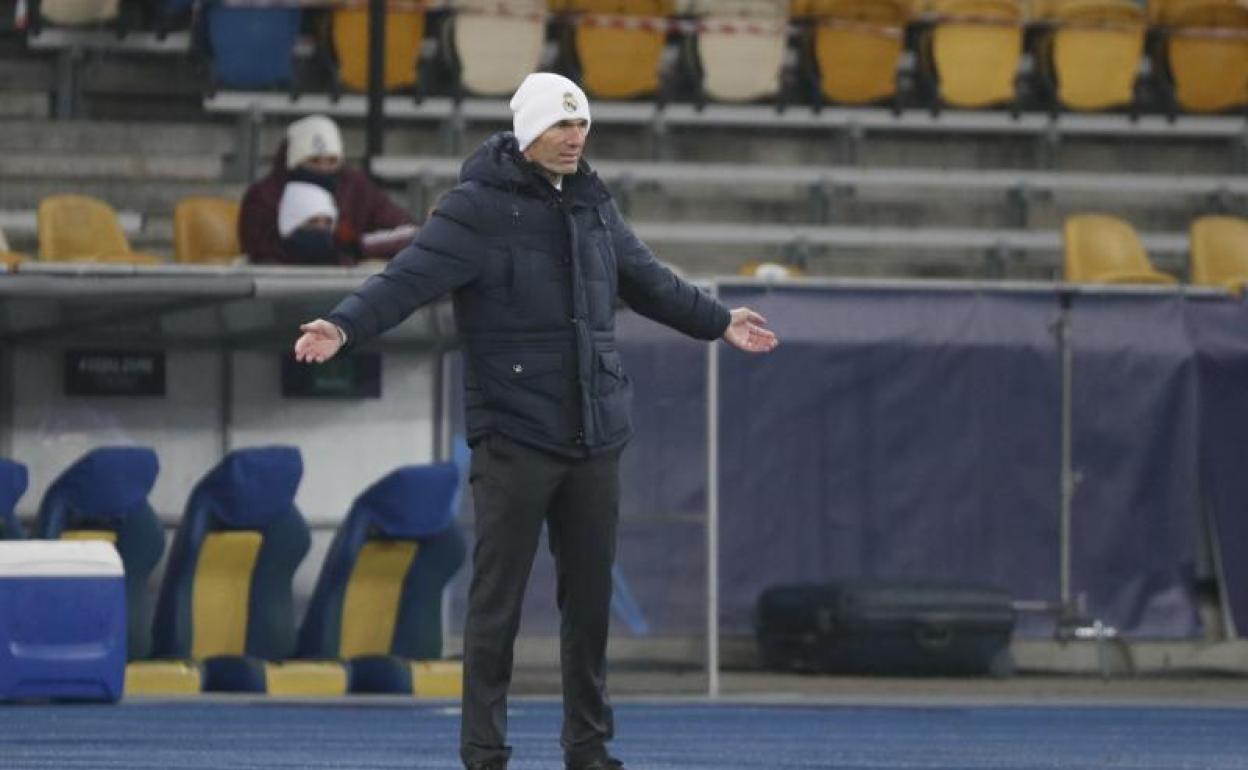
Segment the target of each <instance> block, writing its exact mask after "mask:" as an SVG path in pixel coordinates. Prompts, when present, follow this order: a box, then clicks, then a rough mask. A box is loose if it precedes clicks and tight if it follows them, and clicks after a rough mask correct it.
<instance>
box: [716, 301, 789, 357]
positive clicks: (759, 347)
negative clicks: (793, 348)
mask: <svg viewBox="0 0 1248 770" xmlns="http://www.w3.org/2000/svg"><path fill="white" fill-rule="evenodd" d="M766 323H767V319H766V318H763V317H762V316H761V315H759V314H758V313H755V312H754V311H753V310H750V309H749V308H748V307H739V308H735V309H733V311H732V323H730V324H728V328H727V329H726V330H725V331H724V341H726V342H728V343H729V344H731V345H732V346H733V347H736V348H740V349H741V350H744V351H745V352H747V353H770V352H771V351H773V350H775V349H776V346H777V345H779V344H780V340H778V339H777V338H776V335H775V333H774V332H772V331H771V330H770V329H765V328H763V327H764V325H765V324H766Z"/></svg>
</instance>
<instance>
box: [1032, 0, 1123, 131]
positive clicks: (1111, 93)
mask: <svg viewBox="0 0 1248 770" xmlns="http://www.w3.org/2000/svg"><path fill="white" fill-rule="evenodd" d="M1042 18H1043V19H1044V20H1045V21H1047V22H1049V23H1050V24H1051V25H1052V27H1051V28H1050V29H1048V30H1047V31H1046V33H1045V34H1043V35H1042V36H1041V37H1040V39H1039V40H1038V41H1037V44H1036V48H1035V52H1036V60H1037V65H1038V68H1039V69H1040V70H1041V72H1042V73H1043V74H1044V76H1045V77H1047V78H1048V79H1049V80H1050V81H1051V82H1052V83H1053V84H1054V91H1055V92H1056V96H1057V100H1058V102H1059V103H1060V104H1061V105H1062V106H1063V107H1066V108H1068V109H1072V110H1104V109H1110V108H1113V107H1121V106H1123V105H1127V104H1130V103H1131V102H1132V101H1133V99H1134V97H1135V79H1136V74H1137V73H1138V72H1139V69H1140V57H1141V56H1142V54H1143V52H1144V33H1145V26H1146V18H1145V12H1144V9H1142V8H1141V7H1140V6H1138V5H1136V4H1135V3H1133V2H1130V0H1050V2H1049V3H1048V4H1047V6H1046V7H1045V10H1044V15H1043V17H1042Z"/></svg>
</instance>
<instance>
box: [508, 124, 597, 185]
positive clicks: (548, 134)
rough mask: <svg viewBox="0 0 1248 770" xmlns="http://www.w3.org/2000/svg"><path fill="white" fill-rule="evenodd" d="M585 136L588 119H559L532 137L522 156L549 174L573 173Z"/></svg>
mask: <svg viewBox="0 0 1248 770" xmlns="http://www.w3.org/2000/svg"><path fill="white" fill-rule="evenodd" d="M587 136H589V121H587V120H585V119H583V118H578V119H576V120H561V121H559V122H558V123H556V124H555V125H553V126H551V127H550V128H548V129H546V130H545V131H544V132H542V135H541V136H539V137H537V138H536V139H534V140H533V143H532V144H530V145H529V146H528V148H527V149H526V150H525V151H524V157H526V158H528V159H529V160H530V161H532V162H533V163H536V164H537V165H539V166H541V167H542V168H543V169H545V170H546V171H547V172H549V173H551V174H558V175H560V176H567V175H569V174H575V173H576V167H577V164H578V163H580V160H581V153H583V152H585V138H586V137H587Z"/></svg>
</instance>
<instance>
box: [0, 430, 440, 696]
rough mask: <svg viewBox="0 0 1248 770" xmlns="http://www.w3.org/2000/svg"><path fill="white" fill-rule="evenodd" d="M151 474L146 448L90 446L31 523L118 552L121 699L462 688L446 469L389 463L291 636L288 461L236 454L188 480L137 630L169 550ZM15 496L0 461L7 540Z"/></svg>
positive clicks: (292, 529) (336, 544) (299, 543)
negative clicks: (454, 640) (122, 613)
mask: <svg viewBox="0 0 1248 770" xmlns="http://www.w3.org/2000/svg"><path fill="white" fill-rule="evenodd" d="M158 472H159V462H158V459H157V456H156V453H155V452H154V451H152V450H151V449H149V448H145V447H101V448H97V449H94V450H91V451H90V452H87V453H86V454H85V455H84V456H83V457H82V458H81V459H79V460H78V461H76V462H75V463H73V464H72V465H71V466H70V467H69V468H68V469H66V470H65V471H64V472H63V473H62V474H61V475H60V476H59V477H57V478H56V480H55V481H53V482H52V484H51V485H50V486H49V487H48V488H47V491H46V493H45V494H44V497H43V500H42V501H41V503H40V505H39V509H38V514H37V516H36V518H35V521H34V532H33V535H34V536H35V537H37V538H43V539H62V540H64V539H74V540H105V541H107V542H110V543H112V544H113V545H114V546H115V547H116V549H117V551H118V553H119V555H120V556H121V560H122V563H123V567H124V570H125V586H126V599H127V613H128V617H127V624H126V625H127V633H128V659H129V660H130V663H129V664H128V666H127V668H126V684H125V690H126V691H127V692H128V693H131V694H171V693H194V692H200V691H201V690H202V691H242V692H258V693H269V694H275V695H338V694H343V693H345V692H390V693H410V694H414V695H422V696H449V695H454V694H457V693H458V692H459V689H460V686H461V685H460V678H461V675H462V668H461V666H460V664H459V663H458V662H456V661H446V660H442V659H441V658H442V625H441V622H442V621H441V617H442V615H441V605H442V593H443V590H444V588H445V586H446V585H447V583H448V582H449V581H450V579H451V578H452V576H453V575H454V574H455V573H456V572H457V571H458V570H459V568H460V567H461V565H462V564H463V562H464V558H465V545H464V539H463V536H462V534H461V533H460V531H459V529H458V527H457V526H456V525H455V523H454V521H453V518H454V515H455V511H456V509H457V507H458V498H459V490H460V485H461V475H462V474H461V472H460V468H459V467H458V465H457V464H456V463H438V464H433V465H421V466H405V467H401V468H398V469H397V470H394V471H393V472H391V473H389V474H387V475H386V476H384V477H383V478H382V479H380V480H379V481H377V482H376V483H375V484H373V485H372V486H370V487H369V488H368V489H366V490H365V491H364V492H362V493H361V494H360V495H359V497H358V498H356V500H355V502H354V504H353V505H352V506H351V509H350V510H349V511H348V512H347V514H346V517H345V518H344V519H343V521H342V523H341V524H340V525H339V527H338V529H337V532H336V533H335V535H334V539H333V542H332V543H331V545H330V547H329V551H328V553H327V554H326V557H325V561H324V563H323V565H322V567H321V572H320V575H319V577H318V579H317V582H316V586H315V589H314V591H313V593H312V596H311V599H310V603H309V605H308V609H307V612H306V613H305V615H304V618H303V621H302V624H301V626H300V627H299V628H298V632H297V633H296V626H295V623H294V611H293V598H292V581H293V576H294V572H295V569H296V568H297V567H298V566H299V564H300V562H301V561H302V560H303V558H304V556H305V555H306V554H307V552H308V549H309V546H310V535H309V530H308V525H307V524H306V522H305V521H304V519H303V516H302V515H301V514H300V512H299V510H298V508H297V507H296V506H295V503H294V498H295V494H296V491H297V490H298V487H299V482H300V480H301V478H302V474H303V463H302V458H301V456H300V453H299V450H298V449H296V448H294V447H287V446H273V447H258V448H249V449H240V450H236V451H234V452H231V453H230V454H229V455H227V456H226V457H225V458H224V459H223V460H222V461H221V462H220V463H219V464H218V465H217V466H216V467H215V468H213V469H212V470H210V471H209V472H208V473H207V474H206V475H205V476H204V477H203V478H202V479H201V480H200V481H199V482H198V483H197V484H196V485H195V487H194V488H193V489H192V491H191V493H190V495H189V498H188V500H187V503H186V508H185V511H184V513H183V515H182V518H181V520H180V522H179V524H178V528H177V531H176V533H175V535H174V537H173V541H172V545H171V546H170V549H169V553H168V558H167V560H166V564H165V571H164V576H163V579H162V581H161V584H160V590H159V594H158V598H157V601H156V604H155V612H154V618H153V621H152V623H151V625H150V627H148V626H147V624H146V619H147V617H148V610H149V608H150V607H151V603H150V602H149V600H148V595H147V583H148V578H149V576H150V575H151V574H152V571H153V570H154V568H155V567H156V566H157V564H158V563H159V562H160V560H161V558H162V555H163V554H164V551H165V537H164V532H163V529H162V527H161V525H160V523H159V522H158V520H157V518H156V515H155V513H154V512H153V511H152V508H151V506H150V504H149V503H148V495H149V493H150V491H151V489H152V486H153V485H154V484H155V481H156V477H157V474H158ZM26 485H27V474H26V469H25V468H24V467H23V466H22V465H21V464H19V463H16V462H13V461H9V460H0V537H2V538H7V539H15V538H22V537H24V536H25V533H24V532H23V530H22V527H21V523H20V522H19V521H18V519H17V518H16V516H15V515H14V507H15V505H16V502H17V500H18V499H19V498H20V497H21V496H22V494H23V492H24V491H25V489H26Z"/></svg>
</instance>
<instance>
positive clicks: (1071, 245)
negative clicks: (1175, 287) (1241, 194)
mask: <svg viewBox="0 0 1248 770" xmlns="http://www.w3.org/2000/svg"><path fill="white" fill-rule="evenodd" d="M1062 235H1063V240H1064V242H1065V258H1064V262H1063V264H1064V276H1065V279H1066V280H1067V281H1069V282H1071V283H1125V284H1173V283H1177V282H1178V281H1177V279H1176V278H1175V277H1174V276H1172V275H1170V274H1168V273H1163V272H1161V271H1160V270H1157V269H1156V268H1155V267H1154V266H1153V263H1152V260H1150V259H1149V257H1148V252H1147V251H1145V249H1144V246H1143V244H1142V243H1141V242H1140V237H1139V235H1138V234H1137V233H1136V231H1135V228H1134V227H1132V226H1131V224H1130V223H1129V222H1126V221H1124V220H1122V219H1119V218H1117V217H1111V216H1107V215H1105V214H1079V215H1077V216H1072V217H1068V218H1067V219H1066V223H1065V225H1064V227H1063V228H1062ZM1190 237H1191V246H1190V252H1189V254H1190V256H1189V259H1190V261H1189V265H1188V266H1189V276H1188V280H1189V281H1190V282H1191V283H1193V284H1197V285H1205V286H1217V287H1220V288H1224V289H1228V290H1230V291H1233V292H1236V293H1239V294H1242V293H1243V291H1244V288H1245V286H1248V219H1242V218H1239V217H1228V216H1206V217H1200V218H1198V219H1196V220H1195V221H1193V222H1192V224H1191V228H1190Z"/></svg>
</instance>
